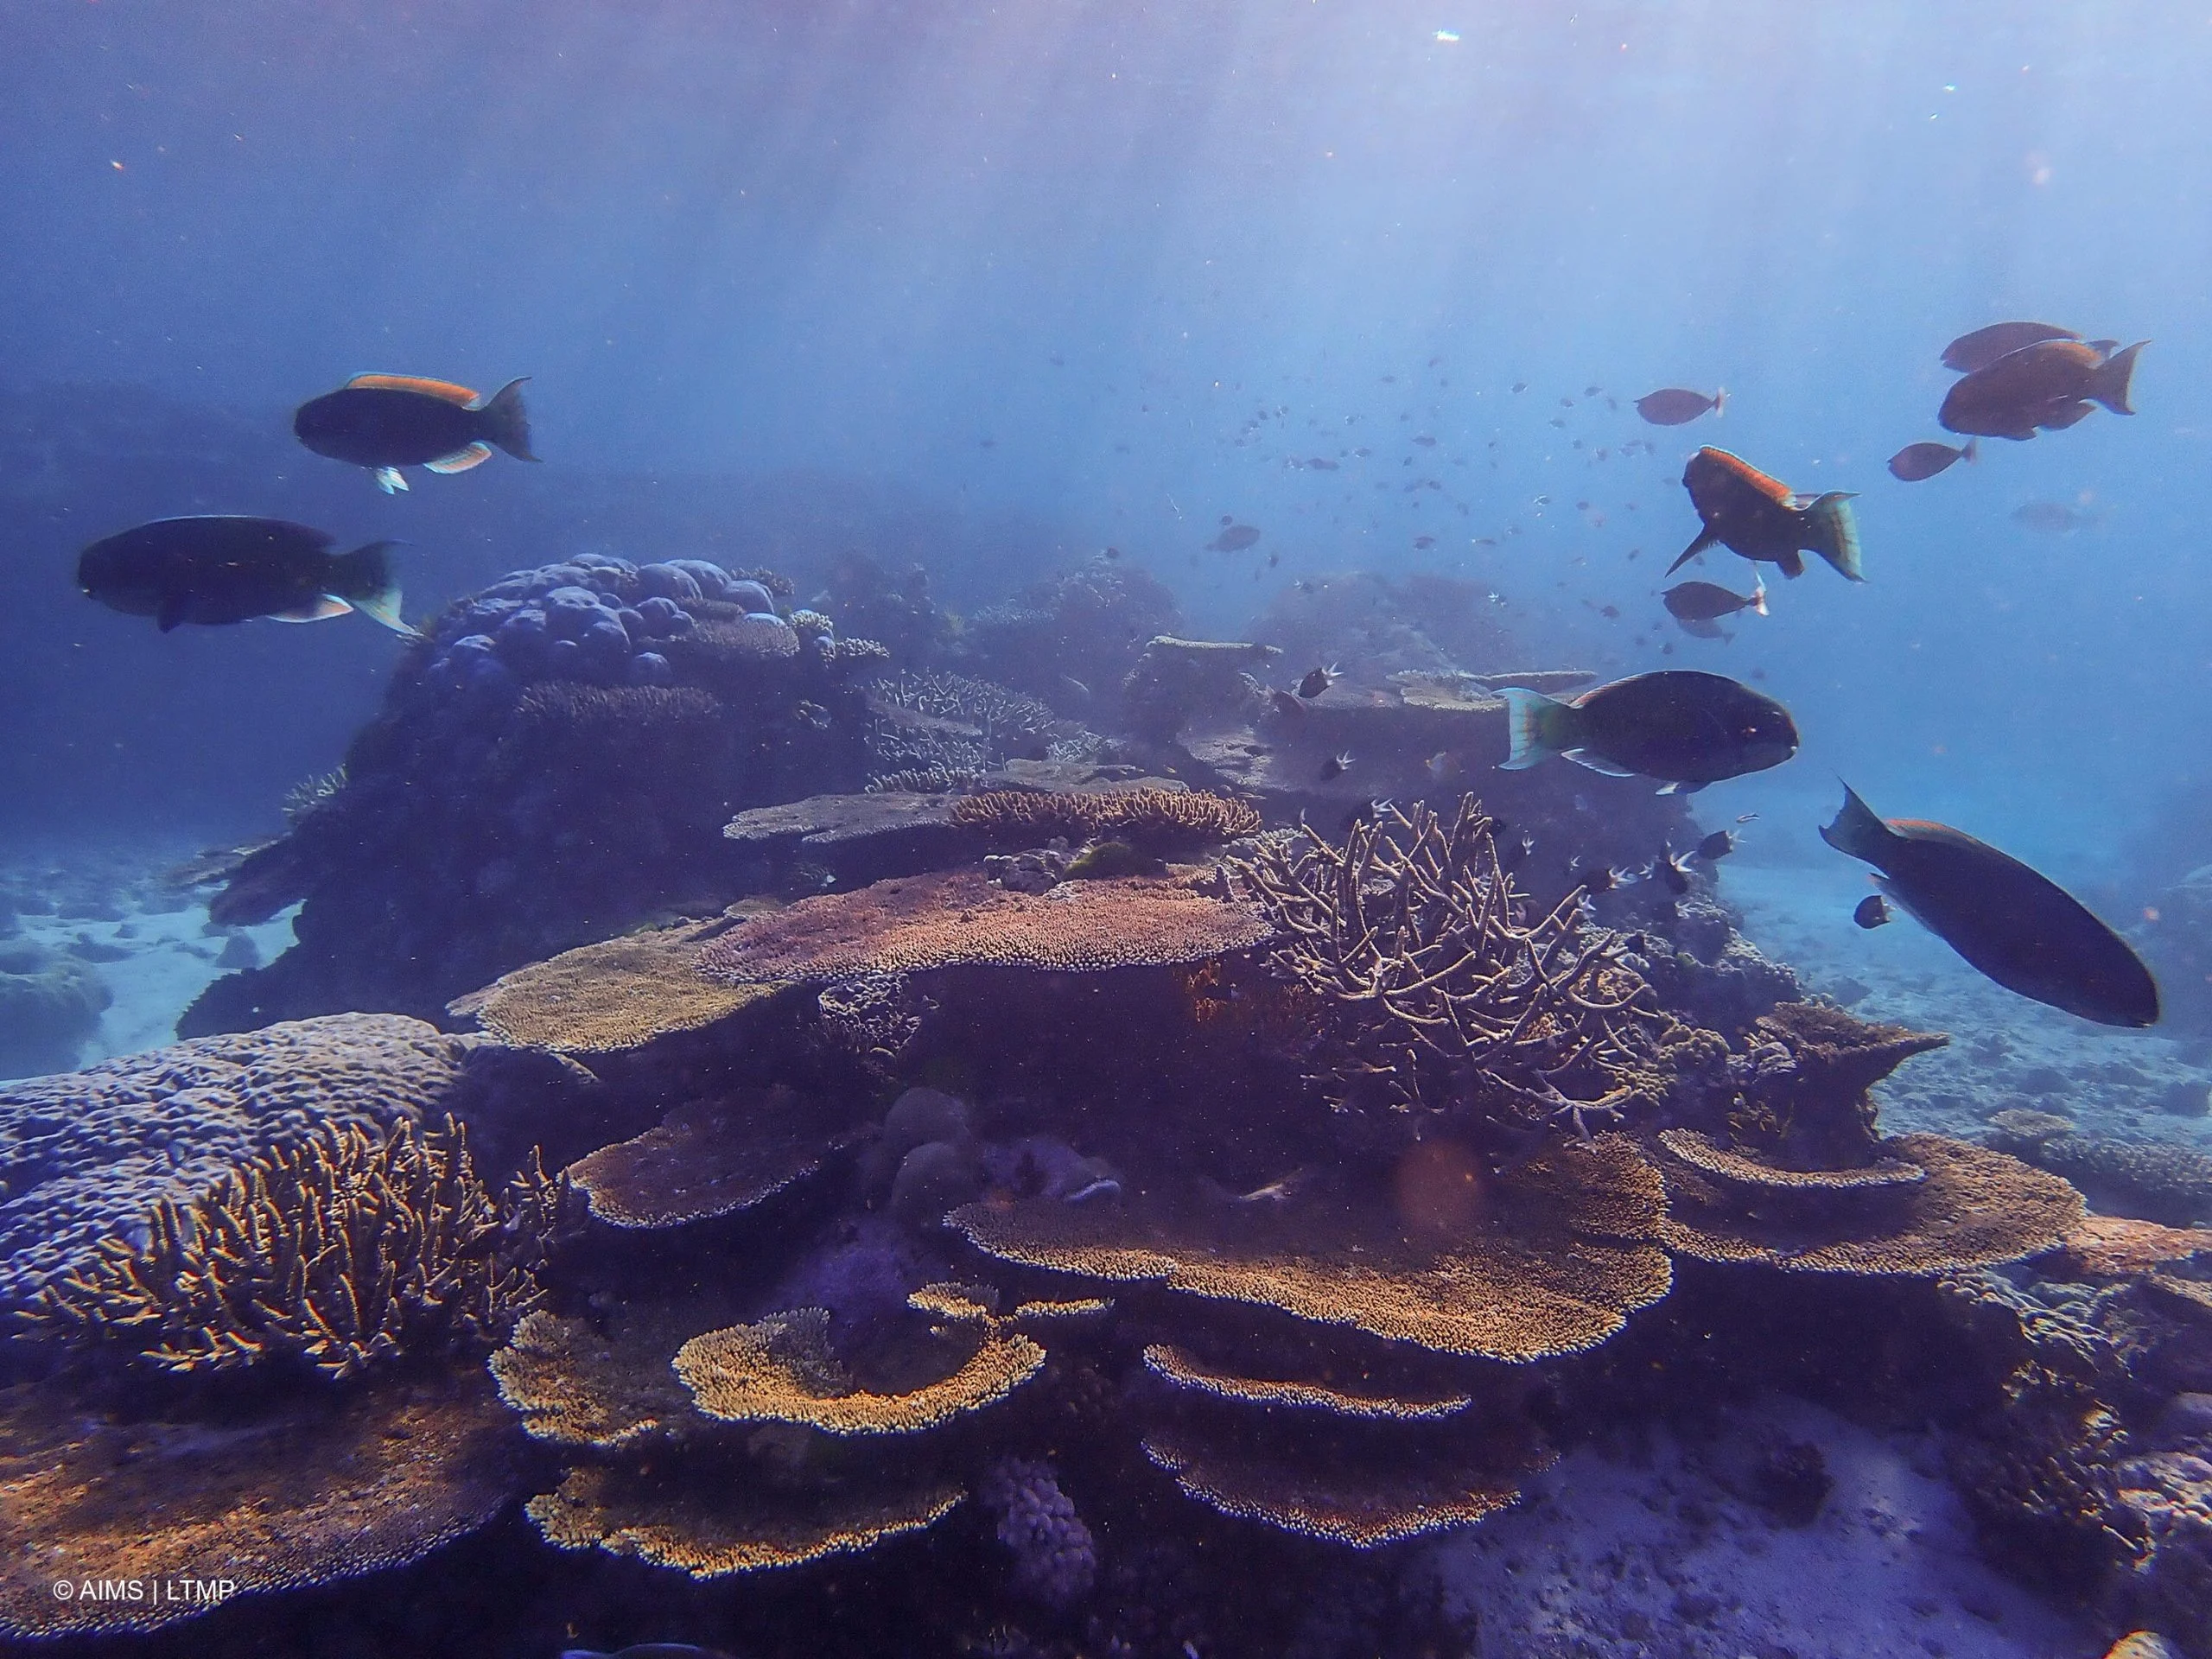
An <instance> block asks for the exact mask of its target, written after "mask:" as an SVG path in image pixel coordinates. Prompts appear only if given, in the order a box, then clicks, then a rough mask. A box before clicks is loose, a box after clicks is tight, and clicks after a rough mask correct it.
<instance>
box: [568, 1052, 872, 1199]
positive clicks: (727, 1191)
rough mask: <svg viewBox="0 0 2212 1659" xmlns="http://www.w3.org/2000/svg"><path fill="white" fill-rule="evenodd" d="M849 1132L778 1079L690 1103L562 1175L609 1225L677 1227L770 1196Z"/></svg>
mask: <svg viewBox="0 0 2212 1659" xmlns="http://www.w3.org/2000/svg"><path fill="white" fill-rule="evenodd" d="M850 1138H851V1136H850V1134H849V1132H848V1131H842V1130H840V1129H839V1128H837V1126H836V1116H835V1114H834V1113H833V1112H832V1111H831V1110H830V1109H829V1108H828V1107H827V1106H826V1105H825V1104H824V1103H823V1102H821V1101H819V1100H814V1099H810V1098H808V1097H807V1096H803V1095H801V1094H800V1093H799V1092H798V1090H795V1089H791V1088H789V1087H787V1086H785V1085H784V1084H777V1085H775V1086H774V1087H772V1088H769V1089H765V1090H738V1091H735V1092H733V1093H731V1094H728V1095H723V1096H709V1097H705V1098H701V1099H695V1100H689V1101H686V1102H684V1103H683V1104H681V1105H679V1106H677V1107H676V1108H675V1109H673V1110H671V1112H670V1113H669V1115H668V1116H666V1117H665V1118H664V1119H663V1120H662V1121H661V1122H660V1123H659V1124H658V1126H657V1127H656V1128H651V1129H648V1130H646V1131H645V1133H644V1134H643V1135H637V1136H634V1137H633V1138H632V1139H630V1140H628V1141H616V1142H615V1143H614V1144H613V1145H612V1146H607V1147H601V1148H600V1149H599V1150H598V1151H596V1152H594V1153H592V1154H588V1156H586V1157H583V1158H580V1159H578V1160H576V1161H575V1163H573V1164H571V1165H569V1167H568V1169H567V1171H566V1172H565V1173H566V1174H567V1176H568V1178H569V1180H570V1181H571V1182H572V1183H573V1184H574V1185H575V1189H576V1191H577V1192H580V1193H582V1195H583V1197H584V1198H585V1200H586V1202H587V1203H588V1205H590V1208H591V1213H592V1214H593V1215H594V1217H597V1218H598V1219H599V1220H601V1221H603V1222H606V1223H607V1224H608V1225H610V1226H614V1227H626V1228H656V1227H677V1226H682V1225H683V1224H685V1223H688V1222H693V1221H703V1220H706V1219H708V1218H709V1217H715V1216H726V1215H729V1214H732V1213H734V1212H735V1211H740V1210H747V1209H750V1208H752V1206H753V1205H756V1204H759V1203H760V1202H762V1201H763V1200H765V1199H766V1198H772V1197H773V1196H774V1195H775V1194H777V1193H778V1192H782V1191H783V1190H784V1189H785V1188H786V1187H788V1186H790V1185H792V1184H793V1183H794V1182H797V1181H801V1180H804V1179H806V1178H807V1177H808V1176H810V1175H812V1174H814V1173H816V1172H817V1171H818V1170H819V1169H820V1168H821V1167H822V1163H823V1159H825V1158H826V1157H828V1156H829V1154H830V1153H832V1152H834V1151H836V1149H837V1148H838V1147H841V1146H842V1145H844V1144H845V1143H846V1142H847V1141H849V1139H850Z"/></svg>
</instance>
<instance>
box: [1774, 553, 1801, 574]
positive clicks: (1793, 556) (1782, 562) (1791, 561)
mask: <svg viewBox="0 0 2212 1659" xmlns="http://www.w3.org/2000/svg"><path fill="white" fill-rule="evenodd" d="M1774 563H1775V565H1776V567H1777V569H1780V570H1781V572H1782V574H1783V575H1785V576H1787V577H1789V580H1790V581H1792V582H1795V581H1796V579H1797V578H1798V577H1800V576H1802V575H1804V574H1805V556H1804V555H1803V554H1802V553H1800V552H1799V551H1798V550H1796V548H1794V547H1793V548H1791V549H1790V550H1789V551H1788V552H1787V553H1784V554H1783V555H1782V556H1780V557H1779V558H1777V559H1776V560H1775V562H1774Z"/></svg>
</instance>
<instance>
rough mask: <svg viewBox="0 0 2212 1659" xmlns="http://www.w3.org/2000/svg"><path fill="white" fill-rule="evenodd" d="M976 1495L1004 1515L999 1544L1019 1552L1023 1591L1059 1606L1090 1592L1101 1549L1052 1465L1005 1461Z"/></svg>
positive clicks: (1017, 1580) (1017, 1578) (1017, 1573)
mask: <svg viewBox="0 0 2212 1659" xmlns="http://www.w3.org/2000/svg"><path fill="white" fill-rule="evenodd" d="M976 1497H979V1498H981V1499H982V1503H983V1507H984V1508H985V1509H987V1510H990V1512H991V1513H992V1514H993V1515H995V1516H997V1517H998V1522H999V1541H1000V1542H1001V1543H1002V1544H1004V1545H1005V1546H1006V1547H1007V1548H1008V1549H1010V1550H1012V1551H1013V1552H1014V1585H1015V1586H1016V1587H1017V1588H1018V1589H1020V1590H1021V1591H1022V1592H1024V1593H1025V1594H1027V1595H1031V1596H1034V1597H1035V1598H1036V1599H1038V1600H1039V1601H1041V1602H1043V1603H1044V1604H1045V1605H1046V1606H1048V1607H1058V1608H1067V1607H1071V1606H1073V1605H1075V1604H1076V1603H1077V1602H1078V1601H1080V1600H1082V1599H1083V1598H1084V1597H1085V1596H1087V1595H1089V1594H1090V1586H1092V1585H1093V1584H1094V1583H1096V1581H1097V1578H1098V1548H1097V1545H1096V1543H1095V1542H1094V1541H1092V1539H1091V1536H1090V1528H1089V1527H1086V1526H1084V1524H1083V1517H1082V1516H1079V1515H1077V1513H1076V1512H1075V1505H1074V1504H1073V1503H1070V1502H1069V1501H1068V1496H1067V1494H1066V1493H1065V1492H1063V1491H1061V1490H1060V1483H1059V1480H1058V1478H1057V1477H1055V1476H1054V1474H1053V1473H1052V1465H1051V1464H1049V1463H1044V1462H1040V1461H1039V1460H1037V1459H1033V1458H1006V1459H1001V1460H1000V1461H999V1462H997V1463H995V1464H994V1465H991V1467H990V1469H989V1470H988V1471H987V1472H986V1473H985V1474H984V1476H983V1478H982V1481H981V1482H980V1483H979V1484H978V1485H977V1487H976Z"/></svg>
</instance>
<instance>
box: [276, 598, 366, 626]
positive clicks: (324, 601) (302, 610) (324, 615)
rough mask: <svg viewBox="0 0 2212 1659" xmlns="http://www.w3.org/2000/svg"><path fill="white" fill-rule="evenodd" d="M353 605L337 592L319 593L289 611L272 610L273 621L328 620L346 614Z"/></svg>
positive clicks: (351, 609)
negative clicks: (341, 597)
mask: <svg viewBox="0 0 2212 1659" xmlns="http://www.w3.org/2000/svg"><path fill="white" fill-rule="evenodd" d="M352 611H353V607H352V606H351V605H348V604H347V603H346V601H344V600H342V599H340V598H339V597H338V595H337V594H316V595H315V597H314V598H313V599H311V600H309V601H308V602H307V603H306V604H304V605H300V606H296V607H294V608H292V609H291V610H289V611H271V612H270V613H269V620H270V621H271V622H327V621H329V620H330V619H331V618H332V617H334V616H346V615H348V614H350V613H352Z"/></svg>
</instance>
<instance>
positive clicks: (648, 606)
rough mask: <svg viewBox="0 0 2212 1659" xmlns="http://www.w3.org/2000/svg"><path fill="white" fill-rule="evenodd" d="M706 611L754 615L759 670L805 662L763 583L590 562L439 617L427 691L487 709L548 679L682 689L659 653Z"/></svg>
mask: <svg viewBox="0 0 2212 1659" xmlns="http://www.w3.org/2000/svg"><path fill="white" fill-rule="evenodd" d="M708 601H712V602H714V603H715V604H719V605H725V606H727V605H737V606H741V607H743V608H744V611H745V613H746V614H745V615H744V616H743V617H742V619H741V620H739V621H738V622H737V623H736V625H735V626H736V627H737V628H738V630H739V631H740V633H741V638H742V639H743V641H744V643H746V644H747V645H751V646H753V648H754V650H755V652H756V653H757V654H758V655H759V656H760V657H761V658H768V659H776V658H789V657H795V656H797V655H798V649H799V640H798V634H797V633H796V632H794V631H793V630H792V627H791V624H790V623H789V622H787V621H785V620H784V619H783V618H782V617H781V616H779V615H778V614H777V612H776V601H775V599H774V597H773V596H772V594H770V593H769V591H768V589H767V588H766V586H765V585H763V584H762V583H760V582H755V581H753V580H751V579H750V578H746V577H739V576H734V575H731V574H730V573H729V572H728V571H727V570H725V569H722V568H721V566H720V565H718V564H713V563H709V562H708V561H707V560H705V559H670V560H665V561H664V562H662V563H657V564H633V563H631V562H630V561H629V560H627V559H618V558H613V557H610V556H607V555H606V554H602V553H580V554H577V555H576V556H575V557H573V558H569V559H564V560H563V561H561V562H560V563H557V564H545V565H540V566H538V567H537V569H534V570H517V571H514V572H512V574H510V575H505V576H502V577H501V578H500V579H499V581H497V582H493V584H492V585H491V586H490V587H488V588H485V589H484V590H483V592H481V593H480V594H477V595H476V596H475V597H474V598H473V599H471V600H469V601H467V602H465V603H463V604H461V605H457V606H455V607H454V608H453V609H451V610H450V611H448V613H446V614H445V615H444V616H442V617H441V618H440V619H439V620H437V622H436V623H435V624H434V625H433V626H432V627H431V630H430V653H429V660H428V661H427V663H426V664H424V668H423V684H424V685H425V686H427V687H428V688H429V689H430V690H431V691H432V692H433V693H434V694H436V695H440V696H456V695H466V696H474V697H478V698H480V699H483V700H486V701H492V700H499V701H512V699H513V698H514V697H515V696H518V695H519V694H520V692H521V690H522V689H523V688H524V686H527V685H529V684H531V683H533V682H536V681H538V680H546V679H563V680H582V681H584V682H586V683H590V684H594V685H667V684H670V683H672V680H673V675H672V673H671V669H670V667H669V663H668V658H666V656H665V655H664V653H663V652H660V651H658V650H657V649H656V646H657V645H658V644H659V642H660V641H662V640H664V639H671V638H673V637H674V636H676V635H677V634H682V633H689V632H691V630H692V629H693V628H695V627H696V626H698V623H699V620H700V619H699V618H698V617H697V616H696V615H695V614H694V613H693V612H692V611H691V610H690V608H687V607H693V606H697V605H700V604H702V603H705V602H708ZM725 614H727V613H725Z"/></svg>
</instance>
